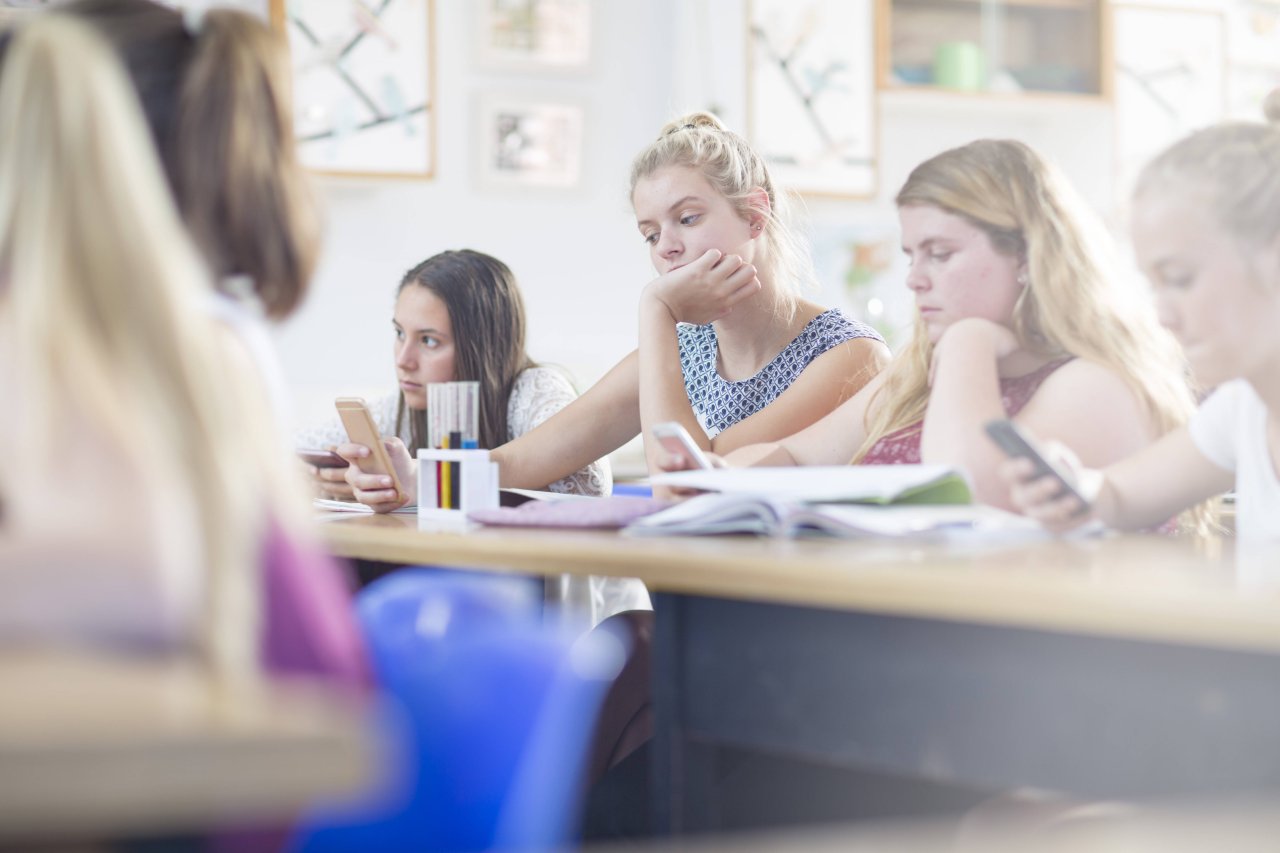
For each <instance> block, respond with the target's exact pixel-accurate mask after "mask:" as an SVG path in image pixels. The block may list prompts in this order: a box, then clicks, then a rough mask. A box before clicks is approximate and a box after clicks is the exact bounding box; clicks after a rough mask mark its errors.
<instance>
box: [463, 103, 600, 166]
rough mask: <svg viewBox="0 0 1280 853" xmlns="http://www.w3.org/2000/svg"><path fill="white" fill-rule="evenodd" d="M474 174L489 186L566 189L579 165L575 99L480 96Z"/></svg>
mask: <svg viewBox="0 0 1280 853" xmlns="http://www.w3.org/2000/svg"><path fill="white" fill-rule="evenodd" d="M478 109H479V115H478V123H479V129H478V133H479V136H478V139H479V141H480V154H479V180H480V183H481V185H483V186H485V187H490V188H513V187H530V188H544V189H569V188H572V187H575V186H577V184H578V181H579V179H580V177H581V170H582V140H583V124H584V116H585V114H586V111H585V110H584V108H583V107H582V106H581V105H579V104H574V103H566V102H563V101H560V100H550V99H548V100H539V99H537V98H528V97H509V98H508V97H497V96H489V97H485V98H482V99H480V102H479V108H478Z"/></svg>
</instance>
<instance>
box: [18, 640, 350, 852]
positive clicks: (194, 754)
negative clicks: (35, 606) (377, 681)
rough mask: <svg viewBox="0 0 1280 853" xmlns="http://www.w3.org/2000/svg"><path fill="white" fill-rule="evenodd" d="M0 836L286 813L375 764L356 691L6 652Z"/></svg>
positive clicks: (204, 823) (103, 833) (260, 818)
mask: <svg viewBox="0 0 1280 853" xmlns="http://www.w3.org/2000/svg"><path fill="white" fill-rule="evenodd" d="M0 685H3V688H2V692H3V696H4V701H3V702H0V844H14V843H16V842H19V841H21V842H24V843H31V842H34V841H36V840H69V839H88V838H105V837H120V836H143V835H151V834H155V833H173V832H197V831H202V830H207V829H211V828H215V827H223V828H226V827H228V826H236V825H244V823H246V822H249V823H253V822H270V821H273V820H281V819H284V820H285V821H287V820H289V819H291V818H292V817H294V816H296V814H297V812H298V811H299V810H300V809H302V808H303V807H304V806H306V805H307V804H308V803H310V802H312V801H313V800H315V799H316V798H317V797H321V796H329V795H335V796H336V795H341V794H347V793H352V792H354V791H356V790H358V789H359V788H361V787H363V786H365V785H367V784H368V783H369V782H370V781H371V779H372V777H373V770H374V768H373V766H372V765H373V751H374V750H373V743H372V740H371V735H370V733H368V732H367V731H366V727H365V723H364V714H363V711H362V709H361V708H360V707H358V706H356V705H353V704H352V703H351V701H350V700H346V701H345V702H343V701H340V700H339V698H338V697H335V696H334V695H332V694H330V693H328V692H326V691H324V690H322V689H320V688H318V687H316V686H314V685H309V684H304V683H297V684H291V685H288V686H281V685H259V686H257V687H252V688H251V687H249V686H240V687H231V686H225V685H222V686H220V685H218V684H214V683H211V681H210V679H209V678H208V677H207V676H205V675H203V674H202V673H200V672H198V671H195V670H194V669H192V668H187V667H182V666H176V665H171V664H164V663H154V662H146V661H136V660H134V661H130V660H121V659H107V658H91V657H87V656H83V655H79V654H70V653H49V652H29V651H27V652H24V651H5V652H3V653H0Z"/></svg>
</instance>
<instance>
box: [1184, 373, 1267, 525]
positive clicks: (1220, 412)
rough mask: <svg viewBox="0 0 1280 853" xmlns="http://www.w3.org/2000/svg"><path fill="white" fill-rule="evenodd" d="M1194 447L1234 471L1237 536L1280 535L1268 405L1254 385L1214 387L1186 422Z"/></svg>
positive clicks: (1239, 382) (1233, 383)
mask: <svg viewBox="0 0 1280 853" xmlns="http://www.w3.org/2000/svg"><path fill="white" fill-rule="evenodd" d="M1188 429H1189V430H1190V433H1191V440H1192V442H1194V443H1195V446H1196V449H1198V450H1199V451H1200V452H1201V453H1203V454H1204V455H1205V457H1206V458H1207V459H1208V460H1209V461H1210V462H1212V463H1213V464H1215V465H1217V466H1219V467H1221V468H1223V469H1225V470H1227V471H1233V472H1235V475H1236V538H1237V539H1238V540H1241V541H1254V542H1258V541H1277V540H1280V478H1277V477H1276V470H1275V466H1274V465H1273V464H1272V462H1271V452H1270V451H1269V450H1268V449H1267V407H1266V405H1265V404H1264V403H1263V402H1262V400H1261V399H1260V398H1259V397H1258V395H1257V392H1255V391H1254V390H1253V386H1252V385H1250V384H1249V383H1248V382H1246V381H1245V380H1243V379H1235V380H1232V381H1231V382H1226V383H1224V384H1222V385H1220V386H1219V387H1218V389H1217V390H1216V391H1214V392H1213V394H1211V395H1210V396H1209V398H1208V399H1207V400H1205V401H1204V403H1202V404H1201V406H1200V408H1199V409H1198V410H1196V413H1195V414H1194V415H1192V416H1191V422H1190V423H1189V424H1188Z"/></svg>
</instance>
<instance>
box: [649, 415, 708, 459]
mask: <svg viewBox="0 0 1280 853" xmlns="http://www.w3.org/2000/svg"><path fill="white" fill-rule="evenodd" d="M653 437H654V438H656V439H658V443H659V444H661V445H662V449H663V450H665V451H667V452H668V453H670V454H672V455H674V456H683V457H684V458H685V459H688V460H689V461H690V462H692V463H693V467H695V468H704V469H706V468H711V467H712V466H711V461H710V460H709V459H707V457H706V455H705V454H704V453H703V452H702V448H701V447H699V446H698V445H697V444H696V443H694V440H693V437H692V436H690V435H689V432H688V430H686V429H685V428H684V427H682V426H681V425H680V424H678V423H676V422H675V421H667V422H666V423H662V424H657V425H655V426H654V428H653Z"/></svg>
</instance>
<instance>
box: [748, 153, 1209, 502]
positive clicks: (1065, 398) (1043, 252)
mask: <svg viewBox="0 0 1280 853" xmlns="http://www.w3.org/2000/svg"><path fill="white" fill-rule="evenodd" d="M896 201H897V204H898V212H899V219H900V222H901V225H902V246H903V251H904V252H905V253H906V254H907V256H908V258H909V259H910V263H911V268H910V271H909V272H908V276H907V286H908V288H910V290H911V291H912V293H913V295H914V296H915V300H916V305H917V309H918V314H917V318H916V323H915V333H914V336H913V338H912V341H911V343H910V344H909V345H908V346H907V348H906V349H905V350H904V351H903V352H902V353H901V354H900V355H899V356H898V357H897V358H895V360H894V362H893V364H892V365H890V367H889V368H888V369H886V370H885V371H884V372H883V373H882V374H880V376H878V377H877V378H876V379H875V380H873V381H872V382H871V383H869V384H868V386H867V387H866V388H864V389H863V390H862V392H860V393H859V394H858V395H856V396H855V397H854V398H853V399H851V400H850V401H849V402H847V403H845V404H844V405H843V406H842V407H841V408H840V409H837V410H836V411H835V412H833V413H832V414H831V415H829V416H828V417H826V418H824V419H823V420H821V421H819V422H818V423H816V424H814V425H813V426H812V427H810V428H809V429H807V430H804V431H802V432H799V433H797V434H795V435H792V436H790V437H788V438H786V439H784V440H782V441H780V442H776V443H774V444H769V445H761V446H757V447H751V448H744V449H742V450H740V451H738V452H737V453H734V454H730V456H729V457H728V458H727V459H726V460H725V461H726V462H727V463H728V464H730V465H797V464H799V465H817V464H842V463H845V462H849V461H854V462H859V463H865V464H871V463H880V464H885V463H889V464H892V463H910V462H926V463H946V464H951V465H956V466H959V467H962V468H964V469H965V470H967V471H968V472H969V474H970V475H971V477H972V480H973V482H974V486H975V489H976V493H977V496H978V498H979V499H980V500H982V501H984V502H987V503H991V504H995V505H997V506H1004V507H1009V506H1011V505H1012V504H1011V501H1010V496H1009V489H1008V486H1007V484H1006V483H1005V482H1004V481H1003V480H1002V479H1001V478H1000V477H999V475H998V473H997V468H998V465H999V463H1000V462H1001V461H1002V458H1003V457H1002V454H1001V452H1000V450H999V449H998V448H997V447H996V446H995V445H994V444H993V443H992V442H991V441H990V440H989V439H988V438H987V437H986V435H985V433H984V430H983V425H984V424H985V423H986V422H987V421H990V420H994V419H998V418H1004V417H1010V418H1013V419H1014V420H1015V421H1017V422H1018V423H1019V424H1021V425H1023V426H1025V427H1027V428H1028V429H1030V430H1031V431H1032V432H1034V433H1035V434H1037V435H1039V436H1041V437H1044V438H1047V439H1052V440H1055V441H1057V442H1059V443H1061V444H1062V445H1064V446H1066V447H1067V448H1069V449H1070V450H1071V451H1073V452H1074V453H1075V454H1077V455H1078V456H1079V457H1080V458H1081V459H1082V460H1084V461H1085V464H1088V465H1094V466H1096V465H1106V464H1109V463H1110V462H1113V461H1115V460H1117V459H1120V458H1123V457H1124V456H1125V455H1127V454H1129V453H1132V452H1134V451H1136V450H1139V449H1140V448H1142V447H1145V446H1146V445H1148V444H1149V443H1151V442H1152V441H1154V440H1155V439H1156V438H1157V437H1158V436H1160V435H1163V434H1164V433H1166V432H1168V431H1169V430H1171V429H1174V428H1176V427H1177V426H1179V425H1180V424H1182V423H1183V422H1184V421H1185V420H1186V418H1187V416H1188V415H1189V413H1190V411H1191V409H1192V407H1193V397H1192V393H1191V390H1190V388H1189V387H1188V384H1187V382H1186V379H1185V369H1184V366H1183V361H1182V358H1181V355H1180V353H1179V351H1178V349H1177V346H1176V344H1175V342H1174V341H1173V339H1172V337H1171V336H1170V335H1169V334H1168V333H1167V332H1165V331H1164V330H1162V329H1161V328H1160V326H1159V324H1158V322H1157V319H1156V316H1155V313H1154V311H1153V310H1152V309H1151V306H1150V304H1149V301H1147V300H1145V299H1144V298H1143V294H1142V292H1141V291H1140V290H1139V289H1138V288H1137V287H1136V286H1134V285H1133V284H1132V283H1130V282H1128V281H1126V279H1125V278H1124V277H1123V276H1122V275H1120V274H1119V273H1118V272H1117V270H1116V265H1115V264H1114V263H1113V262H1112V260H1111V257H1112V254H1113V253H1112V251H1111V249H1110V246H1109V242H1108V240H1107V238H1106V235H1105V232H1104V231H1103V229H1102V228H1101V226H1100V225H1099V224H1098V223H1097V222H1096V220H1095V218H1094V217H1092V216H1091V215H1090V214H1089V213H1088V211H1087V210H1086V209H1085V208H1084V205H1083V204H1082V203H1081V202H1080V200H1079V199H1078V198H1077V196H1076V194H1075V193H1074V192H1073V191H1072V189H1071V188H1070V187H1069V186H1068V185H1067V183H1066V182H1065V180H1064V179H1063V178H1062V177H1061V176H1060V175H1059V174H1058V172H1057V170H1056V169H1054V168H1053V167H1052V166H1051V165H1050V164H1049V163H1047V162H1046V161H1045V160H1044V159H1042V158H1041V157H1040V156H1039V155H1038V154H1036V153H1035V152H1034V151H1033V150H1032V149H1030V148H1029V147H1027V146H1026V145H1024V144H1022V143H1019V142H1015V141H1008V140H981V141H977V142H973V143H970V144H969V145H965V146H963V147H961V148H956V149H953V150H950V151H946V152H943V153H942V154H939V155H937V156H936V157H933V158H932V159H930V160H928V161H926V162H924V163H922V164H921V165H919V166H917V167H916V168H915V169H914V170H913V171H912V173H911V175H910V176H909V177H908V178H907V181H906V183H905V185H904V186H903V187H902V190H901V191H900V192H899V193H898V196H897V199H896Z"/></svg>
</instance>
